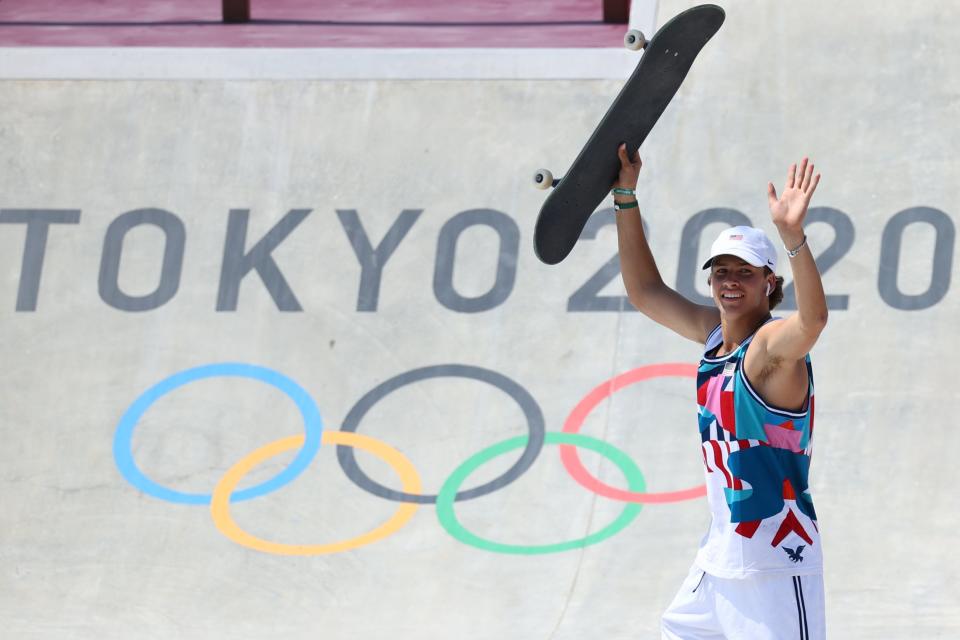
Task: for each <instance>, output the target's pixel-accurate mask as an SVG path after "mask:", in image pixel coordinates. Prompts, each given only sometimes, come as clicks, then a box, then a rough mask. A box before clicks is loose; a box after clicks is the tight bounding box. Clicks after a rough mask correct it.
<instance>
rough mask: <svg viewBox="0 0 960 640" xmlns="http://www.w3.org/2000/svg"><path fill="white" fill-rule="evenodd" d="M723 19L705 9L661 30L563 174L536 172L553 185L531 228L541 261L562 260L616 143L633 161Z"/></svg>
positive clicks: (606, 185) (597, 195) (608, 183)
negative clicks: (534, 224)
mask: <svg viewBox="0 0 960 640" xmlns="http://www.w3.org/2000/svg"><path fill="white" fill-rule="evenodd" d="M724 17H725V14H724V11H723V9H721V8H720V7H718V6H716V5H711V4H705V5H700V6H697V7H693V8H692V9H688V10H686V11H684V12H682V13H680V14H678V15H676V16H674V17H673V18H672V19H671V20H670V21H669V22H667V23H666V24H665V25H663V27H661V28H660V29H659V30H658V31H657V33H656V34H655V35H654V36H653V38H652V39H651V40H650V41H649V42H648V43H647V44H646V47H645V50H644V53H643V56H642V57H641V58H640V62H639V63H637V67H636V69H635V70H634V72H633V74H632V75H631V76H630V78H629V79H628V80H627V82H626V84H625V85H624V86H623V88H622V89H621V90H620V93H619V94H618V95H617V98H616V99H615V100H614V101H613V104H612V105H610V108H609V109H608V110H607V113H606V115H604V116H603V120H601V121H600V124H599V125H597V128H596V129H594V131H593V135H591V136H590V139H589V140H588V141H587V144H586V145H585V146H584V147H583V149H582V150H581V151H580V154H579V155H578V156H577V158H576V160H574V161H573V164H572V165H570V169H569V171H567V174H566V175H565V176H564V177H563V178H561V179H560V180H553V178H552V176H551V175H550V173H549V172H543V171H541V172H538V174H537V179H539V180H543V179H546V180H548V181H549V182H551V183H552V184H553V186H554V189H553V191H552V192H551V193H550V195H549V196H548V197H547V199H546V201H544V203H543V206H542V207H541V208H540V215H539V216H538V217H537V223H536V227H535V228H534V234H533V247H534V252H535V253H536V254H537V257H538V258H540V260H542V261H543V262H545V263H547V264H557V263H558V262H560V261H561V260H563V259H564V258H566V257H567V255H568V254H569V253H570V251H571V250H572V249H573V247H574V245H575V244H576V242H577V240H578V239H579V237H580V232H581V231H583V227H584V225H585V224H586V223H587V219H588V218H589V217H590V215H591V214H592V213H593V212H594V211H595V210H596V208H597V207H598V206H599V205H600V203H601V202H602V201H603V199H604V198H605V197H606V196H607V195H608V194H609V193H610V188H611V187H612V186H613V183H614V182H615V181H616V179H617V176H618V175H619V173H620V159H619V158H618V157H617V148H618V147H619V146H620V143H622V142H625V143H626V144H627V153H628V154H629V155H630V157H633V154H634V153H635V152H636V150H637V149H639V148H640V145H641V144H642V143H643V141H644V140H645V139H646V137H647V134H649V133H650V130H651V129H653V125H655V124H656V122H657V120H658V119H659V118H660V114H662V113H663V111H664V109H666V108H667V104H669V103H670V100H671V99H672V98H673V96H674V94H675V93H676V92H677V90H678V89H679V88H680V84H681V83H682V82H683V79H684V78H685V77H686V75H687V72H688V71H689V70H690V67H691V66H692V65H693V61H694V59H696V57H697V54H698V53H700V50H701V49H702V48H703V46H704V45H705V44H707V41H708V40H710V38H711V37H713V34H715V33H716V32H717V30H718V29H720V25H721V24H723V19H724ZM548 186H549V185H548Z"/></svg>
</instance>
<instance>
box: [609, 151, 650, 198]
mask: <svg viewBox="0 0 960 640" xmlns="http://www.w3.org/2000/svg"><path fill="white" fill-rule="evenodd" d="M617 155H618V156H619V157H620V175H619V176H618V177H617V181H616V182H615V183H613V186H612V187H610V188H611V189H617V188H620V189H636V188H637V179H638V178H639V176H640V167H642V166H643V162H642V161H641V160H640V150H639V149H637V152H636V153H635V154H634V155H633V160H632V161H631V160H630V158H629V157H628V156H627V145H626V144H625V143H624V144H621V145H620V147H619V148H618V149H617Z"/></svg>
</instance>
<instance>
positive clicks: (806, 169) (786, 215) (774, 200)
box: [767, 158, 820, 233]
mask: <svg viewBox="0 0 960 640" xmlns="http://www.w3.org/2000/svg"><path fill="white" fill-rule="evenodd" d="M819 183H820V174H819V173H818V174H816V175H814V174H813V163H812V162H811V163H810V164H807V158H804V159H803V160H802V161H801V162H800V169H799V171H798V170H797V165H796V164H791V165H790V169H789V171H787V182H786V184H785V185H784V187H783V193H781V194H780V197H779V198H778V197H777V190H776V189H774V188H773V183H772V182H768V183H767V200H768V204H769V205H770V217H771V218H772V219H773V224H775V225H776V226H777V229H779V230H780V231H781V233H782V232H784V231H787V232H790V231H793V232H796V231H800V232H801V233H802V229H803V219H804V218H806V217H807V207H808V206H810V198H812V197H813V192H814V191H816V190H817V185H818V184H819Z"/></svg>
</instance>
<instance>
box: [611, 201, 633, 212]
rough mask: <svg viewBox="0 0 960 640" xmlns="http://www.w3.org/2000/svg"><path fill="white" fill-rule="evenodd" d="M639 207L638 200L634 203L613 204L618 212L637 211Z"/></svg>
mask: <svg viewBox="0 0 960 640" xmlns="http://www.w3.org/2000/svg"><path fill="white" fill-rule="evenodd" d="M639 206H640V205H639V204H637V201H636V200H634V201H633V202H614V203H613V208H614V209H616V210H617V211H623V210H624V209H636V208H638V207H639Z"/></svg>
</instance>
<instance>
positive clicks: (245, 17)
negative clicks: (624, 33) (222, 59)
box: [222, 0, 630, 24]
mask: <svg viewBox="0 0 960 640" xmlns="http://www.w3.org/2000/svg"><path fill="white" fill-rule="evenodd" d="M222 2H223V21H224V22H250V0H222ZM603 21H604V22H610V23H614V24H627V23H628V22H629V21H630V0H603Z"/></svg>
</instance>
